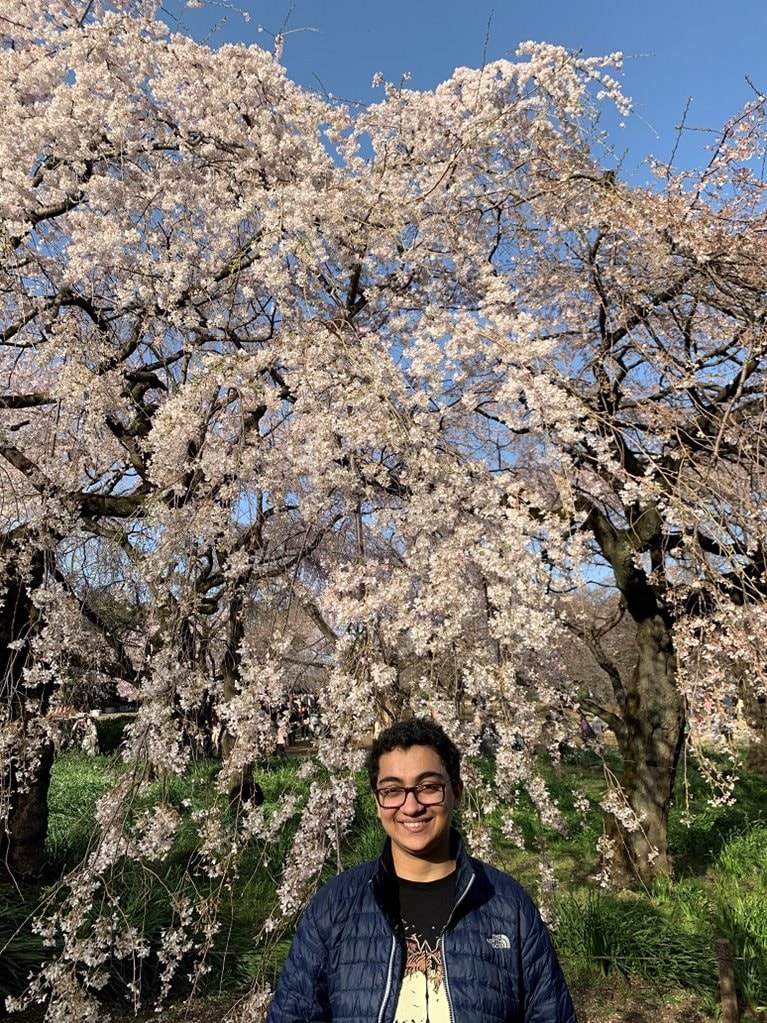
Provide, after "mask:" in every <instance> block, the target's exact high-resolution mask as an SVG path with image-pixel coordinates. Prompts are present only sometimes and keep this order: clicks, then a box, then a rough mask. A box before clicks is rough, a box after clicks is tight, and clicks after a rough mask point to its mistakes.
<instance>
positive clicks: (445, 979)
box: [378, 874, 474, 1023]
mask: <svg viewBox="0 0 767 1023" xmlns="http://www.w3.org/2000/svg"><path fill="white" fill-rule="evenodd" d="M473 884H474V875H473V874H472V875H471V877H470V878H469V883H468V884H467V885H466V887H465V888H464V890H463V892H462V894H461V897H460V898H459V899H457V900H456V903H455V905H454V906H453V911H452V913H451V914H450V916H449V918H448V921H447V923H446V924H445V926H444V927H443V928H442V934H440V936H439V938H440V941H441V942H442V980H443V982H444V984H445V998H446V999H447V1011H448V1014H449V1016H450V1023H454V1021H455V1013H454V1012H453V997H452V995H451V994H450V980H449V979H448V975H447V952H446V951H445V933H446V931H447V929H448V927H449V926H450V921H451V920H452V919H453V917H454V916H455V913H456V910H457V909H458V907H459V906H460V905H461V903H462V902H463V900H464V899H465V898H466V896H467V895H468V894H469V888H471V886H472V885H473ZM378 1023H381V1020H379V1021H378Z"/></svg>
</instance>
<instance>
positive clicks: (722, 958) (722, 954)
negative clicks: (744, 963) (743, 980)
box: [714, 938, 738, 1023]
mask: <svg viewBox="0 0 767 1023" xmlns="http://www.w3.org/2000/svg"><path fill="white" fill-rule="evenodd" d="M714 952H715V953H716V961H717V964H718V965H719V992H720V994H721V996H722V1018H723V1019H724V1023H738V996H737V994H736V992H735V968H734V966H733V962H732V947H731V945H730V943H729V941H727V940H726V938H718V939H717V940H716V941H715V942H714Z"/></svg>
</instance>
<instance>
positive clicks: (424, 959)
mask: <svg viewBox="0 0 767 1023" xmlns="http://www.w3.org/2000/svg"><path fill="white" fill-rule="evenodd" d="M405 957H406V958H405V975H404V977H403V978H402V987H401V988H400V992H399V1001H398V1002H397V1012H396V1015H395V1017H394V1021H395V1023H450V1008H449V1006H448V1003H447V996H446V994H445V985H444V975H443V971H442V949H441V944H440V940H439V938H437V939H436V942H435V944H434V945H433V946H430V945H429V943H428V941H427V940H426V939H423V938H419V936H418V935H417V934H407V933H406V934H405Z"/></svg>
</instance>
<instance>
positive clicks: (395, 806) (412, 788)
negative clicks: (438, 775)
mask: <svg viewBox="0 0 767 1023" xmlns="http://www.w3.org/2000/svg"><path fill="white" fill-rule="evenodd" d="M449 784H450V783H449V782H446V781H422V782H419V784H418V785H384V786H382V787H381V788H380V789H373V794H374V795H375V797H376V802H377V803H378V805H379V806H380V807H381V809H382V810H399V808H400V807H401V806H404V805H405V803H406V802H407V797H408V793H410V792H412V793H413V795H414V796H415V799H416V802H417V803H418V805H419V806H440V805H441V804H442V803H444V802H445V795H446V793H447V787H448V785H449ZM424 786H429V787H431V786H434V787H435V788H440V789H442V795H441V796H440V797H439V799H434V800H432V801H431V802H429V803H424V802H423V800H422V799H421V798H420V796H419V792H418V790H419V789H421V790H422V789H423V788H424ZM386 789H399V790H400V792H401V793H402V800H401V802H399V803H384V802H382V795H381V793H382V792H385V791H386ZM421 795H423V792H421Z"/></svg>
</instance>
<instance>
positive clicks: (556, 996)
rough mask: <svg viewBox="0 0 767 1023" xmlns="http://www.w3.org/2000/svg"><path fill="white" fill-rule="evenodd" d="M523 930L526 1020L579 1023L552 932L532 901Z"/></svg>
mask: <svg viewBox="0 0 767 1023" xmlns="http://www.w3.org/2000/svg"><path fill="white" fill-rule="evenodd" d="M522 929H523V933H522V970H523V984H524V992H525V999H524V1003H525V1016H524V1020H525V1023H577V1020H576V1017H575V1008H574V1007H573V1003H572V1000H571V998H570V992H569V991H568V990H567V984H566V982H565V978H564V976H563V974H562V969H561V967H560V965H559V961H558V959H557V954H556V952H555V951H554V946H553V944H552V942H551V938H550V936H549V932H548V930H547V929H546V925H545V924H544V922H543V921H542V920H541V916H540V913H539V912H538V910H537V909H536V907H535V906H534V905H533V904H532V902H529V903H528V905H527V906H526V907H525V909H524V911H523V921H522Z"/></svg>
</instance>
